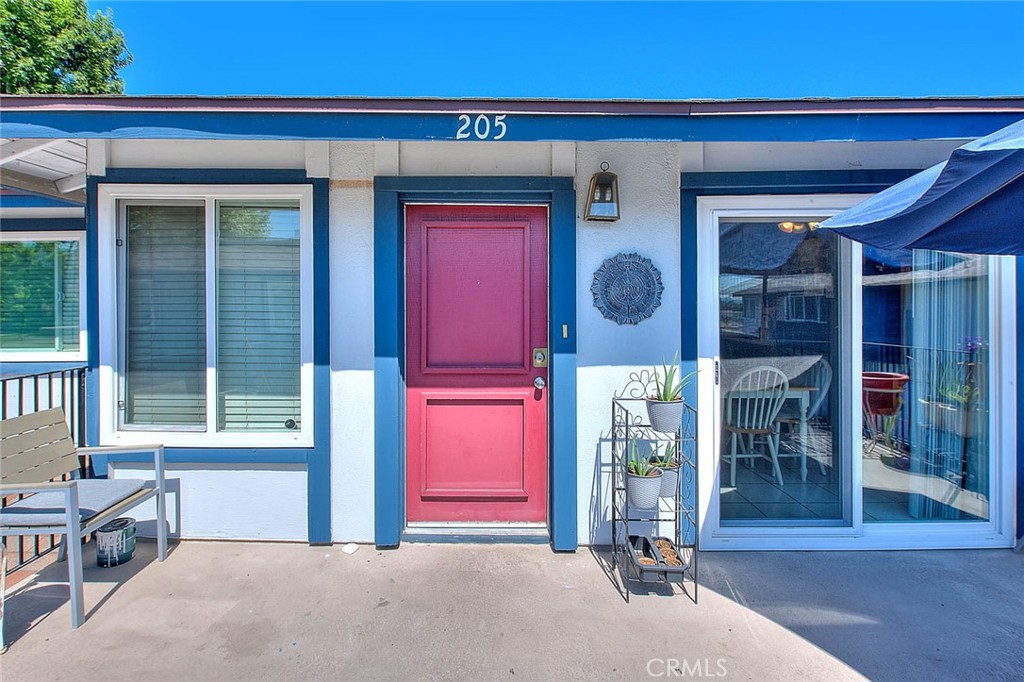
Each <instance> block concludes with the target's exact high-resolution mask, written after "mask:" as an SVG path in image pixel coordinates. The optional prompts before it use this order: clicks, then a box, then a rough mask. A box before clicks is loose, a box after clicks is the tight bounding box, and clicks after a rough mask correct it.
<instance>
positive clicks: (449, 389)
mask: <svg viewBox="0 0 1024 682" xmlns="http://www.w3.org/2000/svg"><path fill="white" fill-rule="evenodd" d="M405 218H406V259H407V262H406V282H407V289H406V307H407V311H408V312H407V315H408V318H407V323H406V342H407V345H406V380H407V390H408V393H407V405H408V414H407V417H408V418H407V421H406V434H407V435H406V437H407V444H406V453H407V462H406V481H407V492H406V513H407V518H408V520H409V521H520V522H522V521H544V520H545V519H546V518H547V388H537V387H536V386H535V385H534V382H535V381H536V380H537V379H538V378H540V379H542V380H543V381H544V382H546V381H547V367H535V366H534V350H535V349H544V352H545V354H546V347H547V328H548V319H547V263H548V256H547V244H548V242H547V225H548V214H547V209H546V208H544V207H537V206H523V207H515V206H408V207H406V213H405ZM545 357H546V355H545Z"/></svg>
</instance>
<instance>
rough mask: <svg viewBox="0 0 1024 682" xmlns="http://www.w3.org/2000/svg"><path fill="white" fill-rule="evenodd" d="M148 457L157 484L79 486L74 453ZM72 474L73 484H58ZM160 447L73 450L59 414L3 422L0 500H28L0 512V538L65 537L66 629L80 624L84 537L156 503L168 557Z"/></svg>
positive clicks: (161, 546) (160, 546)
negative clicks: (68, 608) (138, 507)
mask: <svg viewBox="0 0 1024 682" xmlns="http://www.w3.org/2000/svg"><path fill="white" fill-rule="evenodd" d="M150 452H151V453H153V466H154V469H155V474H156V480H155V482H153V483H152V484H151V487H150V486H147V484H146V482H145V481H142V480H137V479H102V478H97V479H84V480H79V473H78V472H79V463H78V456H79V455H95V454H108V453H109V454H115V453H120V454H129V453H150ZM65 474H70V480H66V481H63V480H54V479H60V478H62V477H63V476H64V475H65ZM165 491H166V487H165V484H164V448H163V446H162V445H134V446H125V447H97V448H76V447H75V443H74V441H73V440H72V439H71V433H70V431H69V430H68V425H67V422H66V421H65V419H64V412H63V411H61V409H60V408H53V409H50V410H44V411H42V412H34V413H32V414H27V415H24V416H22V417H13V418H11V419H5V420H3V421H0V495H2V496H4V497H6V496H8V495H19V494H29V497H26V498H24V499H22V500H19V501H17V502H14V503H13V504H10V505H8V506H7V507H5V508H4V509H3V510H0V536H6V535H50V534H53V535H64V544H63V545H62V547H61V550H60V554H61V555H63V554H64V553H65V551H66V554H67V562H68V582H69V583H70V585H69V587H70V592H71V627H73V628H77V627H78V626H79V625H81V624H82V623H83V622H84V621H85V605H84V603H83V596H82V539H83V538H85V537H87V536H88V535H89V534H90V533H92V532H93V531H95V530H96V529H97V528H99V527H100V526H102V525H104V524H105V523H107V522H108V521H110V520H111V519H113V518H115V517H116V516H118V515H120V514H123V513H125V512H127V511H128V510H129V509H131V508H132V507H134V506H135V505H137V504H138V503H139V502H142V501H143V500H147V499H149V498H151V497H155V498H156V516H157V518H156V535H157V555H158V557H159V559H160V561H163V560H164V559H165V558H166V557H167V519H166V517H167V503H166V498H165Z"/></svg>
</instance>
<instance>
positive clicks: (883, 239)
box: [821, 120, 1024, 255]
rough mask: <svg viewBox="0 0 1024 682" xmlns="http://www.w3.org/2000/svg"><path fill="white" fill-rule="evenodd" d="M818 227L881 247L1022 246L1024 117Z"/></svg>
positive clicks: (995, 249) (979, 249)
mask: <svg viewBox="0 0 1024 682" xmlns="http://www.w3.org/2000/svg"><path fill="white" fill-rule="evenodd" d="M821 227H822V228H828V229H833V230H835V231H836V232H838V233H840V234H842V235H843V236H845V237H849V238H850V239H854V240H856V241H859V242H863V243H865V244H870V245H872V246H876V247H879V248H882V249H935V250H940V251H956V252H961V253H983V254H1000V255H1017V254H1024V120H1022V121H1018V122H1017V123H1014V124H1012V125H1010V126H1008V127H1006V128H1003V129H1002V130H999V131H996V132H995V133H992V134H991V135H988V136H986V137H982V138H979V139H977V140H975V141H974V142H971V143H968V144H966V145H964V146H962V147H959V148H958V149H956V150H954V152H953V154H952V155H951V156H950V158H949V159H948V160H947V161H944V162H942V163H940V164H937V165H935V166H932V167H931V168H928V169H927V170H924V171H921V172H920V173H918V174H917V175H914V176H912V177H910V178H907V179H906V180H904V181H903V182H901V183H899V184H897V185H893V186H892V187H890V188H889V189H887V190H885V191H883V192H880V193H878V194H876V195H875V196H873V197H871V198H870V199H868V200H866V201H863V202H861V203H860V204H857V205H856V206H854V207H853V208H850V209H848V210H846V211H843V212H842V213H839V214H838V215H836V216H833V217H832V218H830V219H828V220H826V221H824V222H822V223H821Z"/></svg>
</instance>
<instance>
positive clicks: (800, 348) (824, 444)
mask: <svg viewBox="0 0 1024 682" xmlns="http://www.w3.org/2000/svg"><path fill="white" fill-rule="evenodd" d="M837 251H838V250H837V238H836V237H835V236H834V235H832V234H830V233H824V234H823V233H822V232H820V231H818V230H817V219H816V218H808V217H803V218H797V217H793V218H787V219H784V220H781V221H780V220H776V219H772V220H756V219H745V221H744V222H722V223H720V225H719V327H720V341H721V344H720V355H721V391H722V406H721V408H722V409H721V414H722V443H721V453H722V456H721V471H720V476H721V478H720V480H721V488H720V495H721V506H720V510H721V518H722V523H723V524H724V525H730V524H732V525H737V524H739V525H749V524H752V523H753V524H764V523H771V522H776V523H784V524H786V525H792V524H794V523H800V524H814V523H821V522H830V523H838V522H840V521H842V518H843V505H842V501H841V494H840V490H841V488H840V476H839V469H840V467H839V462H838V457H837V455H836V453H838V449H837V447H836V440H835V439H836V429H835V428H833V425H834V424H835V423H836V418H837V414H838V411H837V408H838V400H837V399H836V396H837V395H838V393H837V383H838V382H837V381H836V380H835V376H834V372H833V368H834V367H835V366H836V363H835V357H836V349H837V347H838V320H839V317H838V307H837V305H838V304H837V299H836V289H837V277H838V253H837Z"/></svg>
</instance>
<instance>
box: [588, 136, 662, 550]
mask: <svg viewBox="0 0 1024 682" xmlns="http://www.w3.org/2000/svg"><path fill="white" fill-rule="evenodd" d="M602 161H607V162H608V164H609V167H610V168H609V169H610V170H611V171H612V172H614V173H617V174H618V176H619V192H620V195H621V205H622V213H621V215H622V218H621V219H620V220H619V221H617V222H613V223H600V222H586V221H584V220H583V215H584V208H585V200H586V196H585V195H586V190H587V187H588V186H589V183H590V177H591V175H592V174H593V173H595V172H597V171H598V170H599V169H600V164H601V162H602ZM679 163H680V162H679V147H678V145H675V144H656V143H615V144H579V145H577V150H576V169H577V175H576V191H577V202H578V204H577V222H576V268H577V272H576V305H577V313H576V314H577V320H576V326H577V358H576V360H577V364H578V372H577V387H578V393H577V412H578V423H577V448H578V453H577V457H578V459H577V476H578V482H579V494H578V505H579V512H578V514H577V519H578V524H579V539H580V542H581V543H583V544H586V543H597V544H602V543H608V542H610V541H611V531H610V521H609V519H610V511H609V505H610V503H611V498H610V494H609V482H610V481H609V478H610V466H611V465H610V461H611V452H610V443H609V430H610V426H611V425H610V414H611V407H610V400H611V397H612V395H613V394H615V392H616V391H619V390H621V389H622V388H623V386H624V385H625V384H626V382H627V381H628V380H629V374H630V373H631V372H634V371H637V370H641V369H645V368H650V367H651V365H652V364H654V363H658V362H662V361H668V360H671V358H672V355H673V353H676V352H678V349H679V331H680V330H679V325H680V300H679V282H680V272H679V268H680V265H679V263H680V257H679ZM631 252H636V253H639V254H640V255H642V256H645V257H647V258H650V259H651V260H652V261H653V263H654V265H655V267H657V268H658V269H659V270H660V271H661V278H662V282H663V284H664V286H665V291H664V293H663V294H662V299H661V307H660V308H658V309H657V310H656V311H655V312H654V314H653V315H652V316H651V317H650V318H649V319H647V320H644V321H642V322H640V323H639V324H637V325H635V326H634V325H622V326H620V325H618V324H616V323H615V322H613V321H611V320H607V319H605V318H604V316H603V315H602V314H601V312H600V311H599V310H598V309H597V308H595V307H594V300H593V295H592V293H591V290H590V286H591V283H592V282H593V277H594V272H595V270H597V269H598V268H599V267H600V266H601V263H602V262H603V261H604V260H605V259H606V258H609V257H611V256H614V255H615V254H617V253H631Z"/></svg>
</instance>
